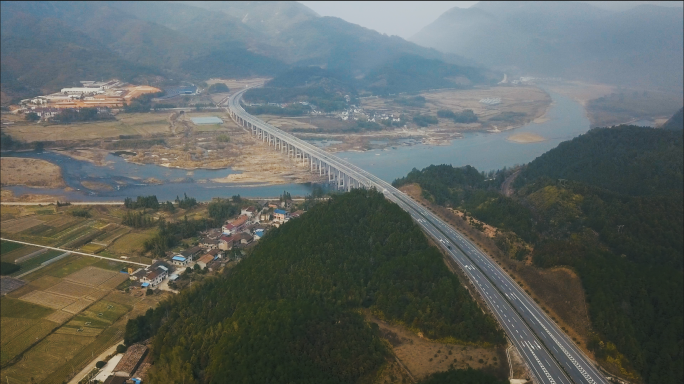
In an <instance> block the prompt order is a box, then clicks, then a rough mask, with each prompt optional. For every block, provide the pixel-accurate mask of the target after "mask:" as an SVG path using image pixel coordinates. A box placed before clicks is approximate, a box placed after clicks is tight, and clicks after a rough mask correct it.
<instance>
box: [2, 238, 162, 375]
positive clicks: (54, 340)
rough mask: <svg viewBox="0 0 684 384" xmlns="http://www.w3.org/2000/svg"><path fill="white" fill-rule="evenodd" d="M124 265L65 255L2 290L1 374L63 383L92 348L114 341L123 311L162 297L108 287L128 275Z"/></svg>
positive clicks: (95, 351) (138, 310) (139, 310)
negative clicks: (18, 284)
mask: <svg viewBox="0 0 684 384" xmlns="http://www.w3.org/2000/svg"><path fill="white" fill-rule="evenodd" d="M7 248H8V247H7V246H5V249H7ZM11 248H14V249H12V251H14V250H17V249H20V248H17V247H11ZM124 266H125V264H124V263H121V262H118V261H114V260H112V261H109V260H101V259H96V258H91V257H86V256H78V255H70V256H68V257H66V258H65V259H63V260H59V261H57V262H55V263H53V264H50V265H48V266H46V267H44V268H42V269H40V270H38V271H36V272H34V273H31V274H30V275H27V276H26V277H27V278H28V279H27V280H28V281H29V283H28V284H27V285H25V286H24V287H21V288H19V289H18V290H16V291H14V292H11V293H10V294H8V295H6V296H3V297H2V298H1V299H0V300H1V302H0V304H1V305H0V308H1V310H2V312H1V315H2V316H1V317H0V319H1V324H0V325H1V327H2V338H1V339H2V340H1V341H2V356H1V360H2V361H1V364H2V369H1V370H0V379H1V380H2V381H3V382H9V383H27V382H30V381H31V379H32V378H33V380H34V381H35V382H42V381H44V380H46V381H44V382H55V383H62V382H63V381H64V380H66V379H68V378H69V377H70V375H71V374H72V373H73V372H74V370H75V371H78V370H79V369H77V368H78V367H82V366H83V365H85V364H86V363H87V362H89V361H90V359H91V358H92V357H91V356H92V354H99V353H101V352H102V351H103V350H104V349H106V348H108V347H110V346H111V345H113V344H114V343H116V342H118V341H119V340H120V339H121V337H122V336H123V330H124V328H125V324H126V321H127V319H128V316H124V315H126V314H128V315H129V316H130V315H131V313H132V312H135V313H136V314H137V313H142V312H144V311H146V310H147V309H148V308H150V307H152V306H155V305H156V304H157V302H158V301H159V300H160V299H161V298H162V297H165V296H164V294H162V295H155V296H154V298H150V297H145V296H140V295H139V296H138V297H136V296H134V295H132V294H130V293H124V292H121V291H112V290H113V289H115V287H116V286H118V285H120V284H121V282H123V281H126V280H127V279H128V275H127V274H122V273H120V272H119V271H120V270H121V269H122V268H123V267H124ZM110 296H111V297H112V298H114V300H108V299H107V298H108V297H110ZM157 296H158V297H157ZM17 356H21V359H16V357H17Z"/></svg>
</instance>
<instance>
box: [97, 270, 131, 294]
mask: <svg viewBox="0 0 684 384" xmlns="http://www.w3.org/2000/svg"><path fill="white" fill-rule="evenodd" d="M126 280H128V275H126V274H123V273H117V274H116V275H115V276H112V277H111V278H110V279H109V280H107V281H105V282H104V283H102V284H100V285H99V286H98V288H99V289H101V290H105V291H109V290H112V289H114V288H116V287H117V286H118V285H119V284H121V283H123V282H124V281H126Z"/></svg>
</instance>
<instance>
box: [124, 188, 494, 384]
mask: <svg viewBox="0 0 684 384" xmlns="http://www.w3.org/2000/svg"><path fill="white" fill-rule="evenodd" d="M362 308H369V309H370V311H371V312H372V313H373V314H374V315H376V316H379V317H381V318H384V319H386V320H388V321H392V322H398V323H402V324H404V325H405V326H407V327H409V328H411V329H412V330H414V331H416V332H418V331H420V332H423V334H425V336H426V337H429V338H432V339H446V340H452V341H455V340H460V341H463V342H469V343H476V344H481V345H482V344H488V345H493V344H502V343H504V342H505V339H504V336H503V333H502V332H501V331H500V330H498V329H497V328H496V324H495V321H494V319H493V318H491V317H490V316H488V315H484V314H483V313H482V311H481V310H480V309H479V308H478V307H477V305H476V303H475V302H474V301H473V300H472V298H471V297H470V296H469V293H468V291H467V290H466V289H465V288H464V287H463V286H462V285H461V284H460V283H459V281H458V278H457V277H456V276H455V275H453V274H452V273H451V272H450V271H449V270H448V269H447V267H446V266H445V264H444V262H443V260H442V256H441V254H440V253H439V251H438V250H437V249H436V248H434V247H432V246H430V245H429V244H428V242H427V238H426V237H425V235H424V234H423V233H422V232H421V230H420V229H419V228H418V226H416V225H415V224H414V223H413V221H412V220H411V218H410V217H409V215H408V214H406V213H405V212H404V211H402V210H401V209H400V208H399V207H398V206H396V205H394V204H392V203H390V202H388V201H386V200H385V198H384V197H383V196H382V195H381V194H380V193H378V192H376V191H363V190H356V191H353V192H351V193H347V194H343V195H337V196H334V197H333V198H332V199H331V200H329V201H328V202H326V203H320V204H318V205H316V206H315V207H314V208H313V209H311V210H310V211H309V212H307V214H306V215H304V216H302V217H301V218H299V219H296V220H292V221H290V222H289V223H287V224H285V225H283V226H281V227H280V228H278V229H276V230H273V231H272V232H270V233H269V234H268V235H267V236H266V237H264V238H263V239H262V240H261V241H260V243H259V244H258V245H257V246H256V247H255V248H254V249H253V252H252V253H251V255H250V256H248V257H247V258H245V259H244V260H243V261H242V262H240V263H239V264H238V265H237V266H236V267H235V268H233V269H231V270H230V272H229V273H227V274H226V275H224V276H221V277H218V278H215V279H212V280H209V281H208V282H206V283H204V284H203V285H201V286H199V287H197V288H195V289H193V290H191V291H188V292H183V293H181V294H180V295H178V296H176V297H174V298H173V299H172V300H171V301H168V302H164V303H162V304H161V305H160V306H159V307H158V308H156V309H155V310H150V311H148V313H147V314H146V315H145V316H143V317H139V318H137V319H134V320H130V321H129V323H128V325H127V327H126V336H125V342H126V343H127V344H130V343H132V342H135V341H138V340H143V339H146V338H148V337H150V336H153V356H154V359H155V364H154V366H153V368H152V370H151V373H150V376H149V377H150V382H151V383H180V382H184V383H192V382H203V383H218V382H240V383H242V382H250V383H270V382H274V383H275V382H277V383H356V382H360V381H362V380H364V379H367V378H369V377H370V375H372V374H373V373H374V372H376V371H377V370H378V369H379V368H380V367H381V366H382V365H383V364H385V363H386V361H388V360H387V359H388V358H389V357H390V355H389V350H388V349H387V347H386V345H387V344H385V343H384V342H382V341H381V338H380V336H379V333H378V328H377V326H376V325H373V323H368V322H366V321H365V319H364V317H363V316H362V315H361V314H360V311H359V309H362ZM450 375H456V376H455V377H451V376H449V377H450V378H452V379H455V380H456V381H458V379H459V377H461V378H463V379H465V378H469V379H468V380H471V379H472V382H477V383H485V382H487V383H494V382H498V381H497V379H496V378H494V377H491V376H488V374H485V373H482V374H479V373H478V374H473V373H472V371H455V372H453V373H450ZM459 375H460V376H459ZM478 378H479V379H478ZM483 378H484V379H483ZM476 379H477V380H479V381H476ZM435 380H437V381H435V382H440V381H439V380H442V378H441V376H440V377H438V378H435ZM469 382H470V381H469Z"/></svg>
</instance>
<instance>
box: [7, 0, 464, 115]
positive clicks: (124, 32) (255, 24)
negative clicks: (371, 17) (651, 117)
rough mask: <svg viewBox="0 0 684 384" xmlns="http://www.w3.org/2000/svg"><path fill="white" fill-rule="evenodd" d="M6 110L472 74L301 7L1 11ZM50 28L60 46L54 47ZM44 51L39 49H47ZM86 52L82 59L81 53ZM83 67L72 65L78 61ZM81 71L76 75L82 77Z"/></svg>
mask: <svg viewBox="0 0 684 384" xmlns="http://www.w3.org/2000/svg"><path fill="white" fill-rule="evenodd" d="M1 7H2V64H3V66H2V78H1V80H0V82H1V84H2V91H3V104H6V103H7V101H9V100H8V98H7V97H6V96H11V97H19V96H22V97H28V96H32V95H35V94H38V93H40V92H54V91H55V90H58V89H59V88H60V87H64V86H69V85H73V84H75V83H76V82H77V81H78V80H81V79H84V78H100V77H121V78H125V79H128V80H130V79H132V78H136V77H137V78H138V80H139V81H146V80H149V81H160V79H171V78H173V79H175V81H178V80H179V79H184V80H204V79H207V78H209V77H236V78H239V77H248V76H275V75H277V74H278V73H280V72H282V71H285V70H287V69H289V68H291V67H296V66H309V65H315V66H320V67H323V68H328V69H333V70H342V71H346V72H348V73H349V74H350V75H351V76H354V77H357V78H359V77H364V76H366V75H368V74H369V73H370V72H371V71H372V70H374V69H377V68H379V67H381V66H383V65H387V64H388V63H390V62H391V61H393V60H396V59H397V58H400V57H403V56H404V55H407V54H408V55H416V56H419V57H422V58H426V59H431V60H439V61H445V62H448V63H452V64H454V63H455V64H461V65H463V64H472V62H469V61H467V60H465V59H462V58H460V57H458V56H456V55H453V54H443V53H441V52H439V51H437V50H435V49H431V48H425V47H422V46H419V45H417V44H415V43H411V42H408V41H406V40H403V39H401V38H399V37H396V36H392V37H389V36H386V35H382V34H380V33H378V32H376V31H372V30H370V29H367V28H363V27H361V26H358V25H355V24H351V23H348V22H346V21H344V20H341V19H338V18H333V17H320V16H319V15H317V14H316V13H315V12H313V11H312V10H310V9H309V8H307V7H305V6H303V5H301V4H299V3H296V2H275V3H271V2H199V3H189V2H172V3H168V2H151V1H146V2H130V1H129V2H85V3H83V2H49V1H48V2H37V1H34V2H2V3H1ZM44 25H55V27H54V28H56V30H57V31H58V33H57V36H60V39H61V40H60V41H61V42H60V43H59V44H48V45H45V44H44V43H45V42H46V41H51V39H53V37H50V36H46V35H44V34H42V33H41V32H40V31H45V30H46V28H45V27H44ZM38 47H40V48H38ZM75 47H79V48H78V49H79V52H81V53H80V56H79V55H77V54H70V55H69V56H70V57H63V56H64V55H65V53H66V52H72V51H73V50H74V49H75ZM73 56H75V57H80V59H79V60H78V62H76V63H73V62H72V61H73V60H72V57H73ZM74 68H77V70H74Z"/></svg>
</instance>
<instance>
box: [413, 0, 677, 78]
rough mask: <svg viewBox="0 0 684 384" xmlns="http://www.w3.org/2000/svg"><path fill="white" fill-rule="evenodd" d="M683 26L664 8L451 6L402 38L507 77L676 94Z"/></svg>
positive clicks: (524, 4)
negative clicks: (559, 79) (545, 78)
mask: <svg viewBox="0 0 684 384" xmlns="http://www.w3.org/2000/svg"><path fill="white" fill-rule="evenodd" d="M683 28H684V22H683V16H682V12H681V9H679V10H678V11H674V12H673V8H668V7H658V6H653V5H640V6H637V7H634V8H631V9H628V10H625V11H622V12H613V11H607V10H603V9H599V8H596V7H594V6H592V5H589V4H584V3H579V2H542V3H539V2H495V1H494V2H480V3H478V4H476V5H474V6H473V7H471V8H467V9H463V8H453V9H451V10H449V11H447V12H445V13H444V14H442V15H441V16H440V17H439V18H438V19H437V20H435V21H434V22H433V23H431V24H430V25H428V26H426V27H425V28H423V30H421V31H420V32H419V33H417V34H416V35H415V36H413V37H411V38H410V39H409V40H410V41H413V42H416V43H418V44H421V45H424V46H426V47H432V48H436V49H439V50H441V51H444V52H451V53H455V54H458V55H461V56H465V57H468V58H471V59H474V60H476V61H478V62H481V63H483V64H484V65H487V66H490V67H493V68H497V69H500V70H505V71H508V72H509V75H510V74H513V75H533V76H554V77H558V76H560V77H564V78H569V79H579V80H587V81H596V82H605V83H610V84H618V85H624V86H632V87H644V88H652V87H657V88H663V89H668V90H681V89H682V80H683V77H682V72H683V59H682V57H683V55H684V53H683V50H682V46H683V44H684V41H683V37H682V29H683Z"/></svg>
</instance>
